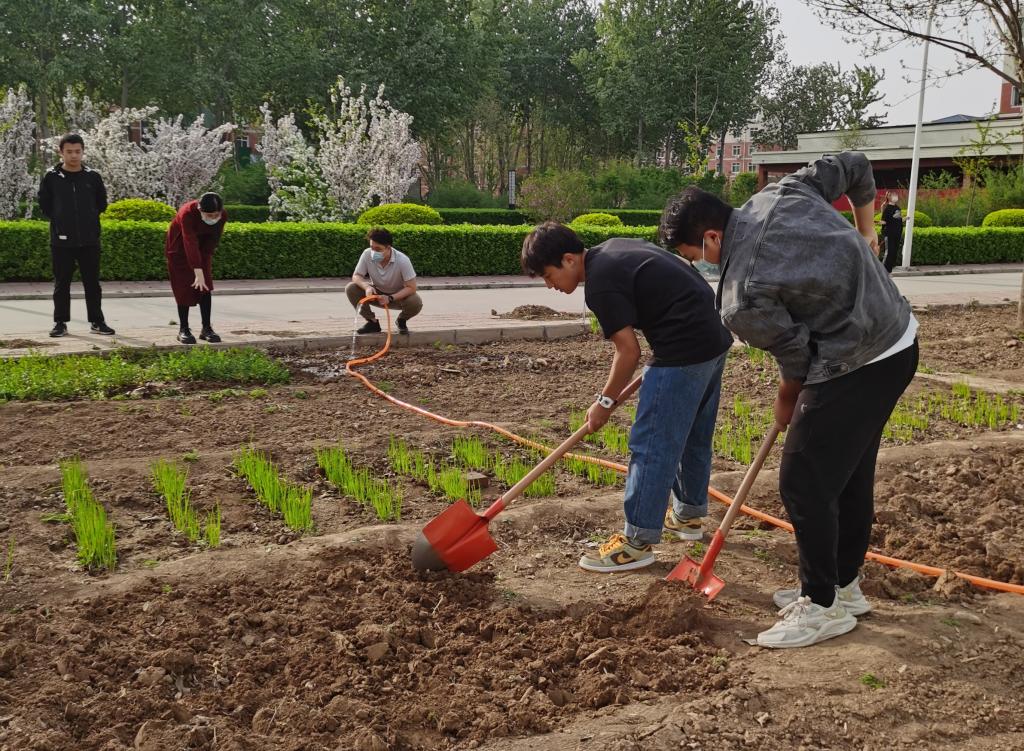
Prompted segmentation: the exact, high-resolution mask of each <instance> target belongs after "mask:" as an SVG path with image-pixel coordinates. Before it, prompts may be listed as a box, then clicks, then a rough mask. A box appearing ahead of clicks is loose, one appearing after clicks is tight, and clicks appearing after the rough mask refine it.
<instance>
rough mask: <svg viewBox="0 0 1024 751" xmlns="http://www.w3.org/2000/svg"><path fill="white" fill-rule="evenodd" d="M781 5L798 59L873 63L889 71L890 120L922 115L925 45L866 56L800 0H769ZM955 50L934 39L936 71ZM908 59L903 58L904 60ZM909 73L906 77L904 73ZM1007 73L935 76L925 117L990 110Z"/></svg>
mask: <svg viewBox="0 0 1024 751" xmlns="http://www.w3.org/2000/svg"><path fill="white" fill-rule="evenodd" d="M769 2H771V3H772V4H774V5H775V7H777V8H778V9H779V15H780V30H781V31H782V33H783V34H785V36H786V43H785V45H786V51H787V54H788V55H789V58H790V60H791V61H792V62H793V64H795V65H807V64H813V63H822V62H833V63H835V62H838V63H840V64H842V66H843V69H844V70H848V69H851V68H853V65H854V64H855V63H856V64H859V65H866V64H872V65H874V66H875V67H876V68H878V69H880V70H883V71H884V72H885V80H884V81H883V82H882V83H881V85H880V87H879V88H880V89H881V91H882V92H883V93H884V94H885V100H884V103H885V104H888V105H889V108H888V110H887V114H888V120H887V122H886V124H887V125H905V124H908V125H909V124H913V123H914V122H915V120H916V118H917V94H918V89H919V86H920V75H921V74H920V69H921V56H922V48H921V46H920V45H911V44H909V43H903V44H901V45H899V46H898V47H897V48H896V49H894V50H892V51H890V52H888V53H886V54H885V55H883V56H879V57H875V58H871V57H867V56H866V55H867V53H866V51H865V50H864V49H862V48H858V47H857V46H855V45H852V44H849V43H847V42H845V41H844V40H843V34H842V32H840V31H838V30H836V29H834V28H831V27H829V26H827V25H826V24H824V23H822V21H821V20H820V19H819V18H818V16H817V15H815V13H814V12H813V11H811V10H810V9H809V8H808V7H807V6H806V5H805V4H804V3H803V2H801V0H769ZM955 57H956V56H955V55H953V54H952V53H951V52H947V51H945V50H942V49H940V48H938V47H936V46H935V45H932V46H931V48H930V52H929V53H928V67H929V70H931V71H933V72H936V73H938V72H941V71H943V70H947V69H949V68H950V67H952V65H953V60H954V59H955ZM901 60H903V63H901V62H900V61H901ZM908 76H909V77H910V78H911V79H913V80H912V82H910V83H907V82H906V81H905V80H904V78H906V77H908ZM1001 83H1002V79H1000V78H999V77H998V76H996V74H995V73H992V72H991V71H987V70H973V71H969V72H967V73H964V74H962V75H960V76H957V77H956V78H950V79H945V80H943V81H935V82H930V85H929V87H928V89H927V91H926V92H925V100H924V119H925V121H926V122H927V121H928V120H936V119H938V118H940V117H946V116H947V115H954V114H958V113H962V114H965V115H985V114H989V113H991V112H994V111H995V110H996V109H998V105H999V87H1000V85H1001Z"/></svg>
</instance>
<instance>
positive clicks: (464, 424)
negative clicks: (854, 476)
mask: <svg viewBox="0 0 1024 751" xmlns="http://www.w3.org/2000/svg"><path fill="white" fill-rule="evenodd" d="M368 299H370V298H366V297H364V298H363V299H362V300H360V301H359V304H360V305H362V304H363V302H365V301H366V300H368ZM383 307H384V313H385V315H386V317H387V322H388V327H387V329H388V334H387V339H386V340H385V342H384V348H383V349H381V350H379V351H378V352H375V353H374V354H372V355H370V356H369V357H363V358H359V359H354V360H350V361H349V362H347V363H346V364H345V372H346V373H348V374H349V375H351V376H353V377H354V378H357V379H359V380H360V381H361V382H362V383H363V385H364V386H366V388H368V389H369V390H370V391H372V392H373V393H375V394H376V395H377V396H379V397H381V398H383V399H387V400H388V401H389V402H391V403H392V404H394V405H396V406H399V407H401V408H402V409H407V410H409V411H411V412H415V413H416V414H418V415H422V416H423V417H428V418H430V419H431V420H436V421H437V422H440V423H443V424H444V425H449V426H451V427H454V428H487V429H488V430H493V431H494V432H496V433H499V434H501V435H503V436H505V437H506V438H509V439H510V440H513V441H515V442H516V443H520V444H523V445H525V446H530V447H531V448H535V449H538V450H539V451H545V452H548V453H550V452H551V448H550V447H548V446H545V445H544V444H542V443H537V442H536V441H531V440H530V439H528V438H523V437H522V436H519V435H516V434H515V433H512V432H510V431H508V430H506V429H505V428H502V427H500V426H498V425H494V424H493V423H489V422H483V421H481V420H453V419H451V418H449V417H444V416H442V415H438V414H435V413H434V412H430V411H429V410H426V409H423V408H422V407H417V406H416V405H415V404H409V403H408V402H403V401H402V400H401V399H396V398H395V397H393V396H391V395H390V394H388V393H385V392H384V391H381V390H380V389H379V388H377V387H376V386H374V385H373V384H372V383H370V381H369V379H368V378H366V376H364V375H363V374H361V373H357V372H356V371H355V370H354V368H355V367H356V366H358V365H365V364H367V363H371V362H374V361H376V360H379V359H380V358H382V357H384V355H386V354H387V352H388V350H390V349H391V311H390V310H389V309H388V306H387V305H386V304H385V305H383ZM566 456H567V457H574V458H577V459H581V460H582V461H585V462H588V463H590V464H597V465H599V466H601V467H605V468H607V469H613V470H615V471H616V472H622V473H623V474H625V473H626V472H627V470H628V469H629V468H628V467H627V466H626V465H624V464H618V463H616V462H611V461H607V460H605V459H598V458H595V457H592V456H586V455H584V454H566ZM708 495H709V496H710V497H712V498H714V499H715V500H716V501H719V502H720V503H723V504H725V505H727V506H728V505H729V504H730V503H732V499H731V498H730V497H729V496H727V495H725V494H724V493H721V492H719V491H717V490H715V489H714V488H708ZM740 510H741V511H742V512H743V513H744V514H747V515H748V516H751V517H753V518H754V519H758V520H759V521H763V522H766V523H768V524H771V525H773V526H775V527H778V528H779V529H784V530H786V531H787V532H790V533H792V532H793V525H792V524H790V523H789V522H787V521H784V520H782V519H779V518H778V517H775V516H772V515H771V514H766V513H764V512H763V511H758V510H757V509H754V508H751V507H750V506H747V505H743V506H741V507H740ZM864 557H865V558H866V559H867V560H869V561H876V562H877V563H881V564H884V565H886V566H891V567H892V568H905V569H910V570H911V571H916V572H917V573H919V574H924V575H925V576H942V575H943V574H946V573H952V574H953V575H954V576H956V577H958V578H960V579H963V580H964V581H966V582H969V583H970V584H973V585H974V586H976V587H981V588H982V589H991V590H996V591H999V592H1012V593H1014V594H1018V595H1024V586H1022V585H1020V584H1010V583H1009V582H1001V581H996V580H994V579H986V578H984V577H981V576H974V575H973V574H965V573H962V572H960V571H952V572H948V570H947V569H943V568H938V567H936V566H927V565H925V564H922V563H914V562H913V561H905V560H903V559H901V558H891V557H890V556H887V555H882V554H881V553H874V552H872V551H870V550H869V551H868V552H867V554H866V555H865V556H864Z"/></svg>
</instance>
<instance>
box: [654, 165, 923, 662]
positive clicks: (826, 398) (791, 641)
mask: <svg viewBox="0 0 1024 751" xmlns="http://www.w3.org/2000/svg"><path fill="white" fill-rule="evenodd" d="M842 195H846V196H847V197H848V198H849V199H850V202H851V203H852V204H853V206H854V212H853V214H854V222H855V225H856V228H854V227H852V226H850V223H849V222H848V221H847V220H846V219H845V218H844V217H843V216H842V215H841V214H840V213H839V212H838V211H836V210H835V209H834V208H833V207H832V202H833V201H835V200H836V199H838V198H839V197H840V196H842ZM875 195H876V192H875V183H874V177H873V175H872V173H871V165H870V163H869V162H868V160H867V158H866V157H865V156H864V155H863V154H861V153H859V152H843V153H841V154H836V155H833V156H826V157H822V158H821V159H819V160H817V161H815V162H813V163H812V164H810V165H808V166H807V167H805V168H803V169H801V170H799V171H798V172H796V173H794V174H791V175H788V176H786V177H784V178H783V179H782V180H780V181H779V182H778V183H775V184H773V185H769V186H768V187H766V188H765V189H764V190H762V191H761V192H759V193H757V194H756V195H754V196H753V197H752V198H751V199H750V200H749V201H747V203H745V204H744V205H743V206H742V207H740V208H737V209H733V208H732V207H731V206H729V205H728V204H726V203H724V202H723V201H722V200H721V199H719V198H718V197H717V196H714V195H711V194H710V193H706V192H705V191H702V190H700V189H698V188H693V187H691V188H687V189H686V190H685V191H683V193H682V194H681V195H680V196H678V197H677V198H675V199H673V200H672V201H671V202H670V203H669V205H668V206H667V207H666V209H665V214H664V216H663V217H662V223H661V235H662V239H663V241H664V242H665V244H666V245H667V246H668V247H671V248H674V249H676V251H677V252H678V253H679V254H680V255H681V256H683V257H684V258H686V259H688V260H690V261H691V262H693V263H701V262H703V263H706V264H718V265H719V266H720V280H719V284H718V292H717V300H716V304H717V306H718V309H719V312H720V314H721V316H722V321H723V322H724V323H725V325H726V327H728V328H729V329H730V330H731V331H732V332H733V333H735V334H736V335H737V336H739V338H740V339H742V340H744V341H745V342H747V343H748V344H750V345H752V346H754V347H758V348H760V349H764V350H767V351H768V352H770V353H771V354H772V355H773V356H774V357H775V359H776V361H777V362H778V365H779V371H780V380H779V388H778V395H777V396H776V400H775V407H774V412H775V421H776V423H777V424H778V425H779V426H780V428H783V429H787V428H788V433H787V436H786V442H785V447H784V449H783V458H782V463H781V466H780V470H779V491H780V494H781V496H782V501H783V503H784V505H785V507H786V511H787V513H788V514H789V517H790V519H791V520H792V521H793V526H794V528H795V532H796V540H797V547H798V549H799V552H800V583H801V586H800V588H799V589H790V590H780V591H779V592H776V593H775V596H774V598H773V599H774V601H775V603H776V605H778V606H779V607H780V608H782V610H781V612H780V615H781V616H782V617H781V619H780V621H779V622H778V623H776V624H775V626H773V627H772V628H770V629H768V630H767V631H764V632H762V633H761V634H759V635H758V643H759V644H761V645H762V646H767V647H802V646H807V645H809V644H814V643H816V642H819V641H822V640H824V639H828V638H831V637H833V636H839V635H840V634H844V633H846V632H848V631H850V630H852V629H853V628H854V627H855V626H856V625H857V621H856V618H855V617H854V616H857V615H863V614H864V613H867V612H868V611H869V610H870V609H871V606H870V605H869V604H868V603H867V601H866V600H865V599H864V596H863V594H862V593H861V590H860V586H859V582H860V575H859V572H860V566H861V564H862V562H863V560H864V554H865V552H867V547H868V541H869V538H870V535H871V525H872V522H873V519H874V472H875V462H876V460H877V455H878V446H879V443H880V441H881V435H882V428H883V427H884V426H885V423H886V422H887V420H888V419H889V415H890V414H891V413H892V410H893V408H894V407H895V406H896V402H897V401H898V400H899V398H900V396H901V395H902V393H903V391H904V390H905V389H906V387H907V385H908V384H909V383H910V380H911V379H912V378H913V375H914V372H915V370H916V369H917V352H918V350H917V339H916V332H917V321H916V320H915V319H914V317H913V315H912V314H911V310H910V305H909V303H908V302H907V301H906V299H905V298H904V297H903V296H902V295H901V294H900V292H899V290H898V289H897V288H896V286H895V285H894V284H893V282H892V280H891V279H890V278H889V275H888V274H887V272H886V270H885V267H884V266H883V265H882V264H881V263H879V262H878V259H877V254H878V237H877V235H876V232H875V227H874V221H873V212H874V199H875Z"/></svg>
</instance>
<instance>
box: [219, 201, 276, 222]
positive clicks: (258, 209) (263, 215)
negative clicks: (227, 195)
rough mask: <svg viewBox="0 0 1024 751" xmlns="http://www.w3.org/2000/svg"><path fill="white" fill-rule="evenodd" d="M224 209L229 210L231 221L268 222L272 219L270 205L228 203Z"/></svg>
mask: <svg viewBox="0 0 1024 751" xmlns="http://www.w3.org/2000/svg"><path fill="white" fill-rule="evenodd" d="M224 210H225V211H226V212H228V221H229V222H242V223H253V222H266V221H268V220H269V219H270V207H269V206H252V205H249V204H244V203H226V204H224Z"/></svg>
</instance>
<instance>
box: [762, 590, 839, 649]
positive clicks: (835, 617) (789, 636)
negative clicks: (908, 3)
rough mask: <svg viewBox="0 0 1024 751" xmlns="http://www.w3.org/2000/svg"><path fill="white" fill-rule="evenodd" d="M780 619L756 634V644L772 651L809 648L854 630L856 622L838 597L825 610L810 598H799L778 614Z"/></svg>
mask: <svg viewBox="0 0 1024 751" xmlns="http://www.w3.org/2000/svg"><path fill="white" fill-rule="evenodd" d="M779 616H781V618H780V620H779V621H778V622H777V623H776V624H775V625H774V626H772V627H771V628H770V629H768V630H767V631H762V632H761V633H759V634H758V635H757V643H758V645H759V646H762V647H769V648H771V649H788V648H795V647H809V646H811V645H812V644H817V643H818V642H822V641H825V640H826V639H831V638H833V637H836V636H842V635H843V634H846V633H849V632H850V631H853V629H855V628H856V627H857V619H856V618H854V617H853V616H852V615H850V613H849V612H847V610H846V608H844V607H843V606H842V605H840V604H839V596H838V595H836V597H835V598H834V599H833V600H832V604H831V605H830V606H829V607H827V608H825V607H822V606H821V605H817V604H815V603H813V602H811V598H810V597H798V598H797V599H796V600H795V601H793V602H791V603H789V605H787V606H786V607H784V608H783V609H782V610H780V611H779Z"/></svg>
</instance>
